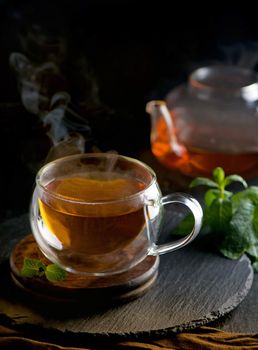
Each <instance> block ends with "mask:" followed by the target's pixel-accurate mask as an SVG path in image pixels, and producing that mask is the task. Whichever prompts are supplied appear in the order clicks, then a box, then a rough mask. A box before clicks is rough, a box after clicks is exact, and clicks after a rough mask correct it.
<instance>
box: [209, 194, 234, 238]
mask: <svg viewBox="0 0 258 350" xmlns="http://www.w3.org/2000/svg"><path fill="white" fill-rule="evenodd" d="M231 217H232V203H231V201H230V200H228V199H224V200H223V199H221V198H216V199H214V200H213V202H212V203H211V205H210V207H209V208H207V210H206V220H207V222H208V223H209V225H210V227H211V229H212V230H213V231H214V232H218V233H220V232H222V231H225V230H226V229H227V227H228V225H229V222H230V220H231Z"/></svg>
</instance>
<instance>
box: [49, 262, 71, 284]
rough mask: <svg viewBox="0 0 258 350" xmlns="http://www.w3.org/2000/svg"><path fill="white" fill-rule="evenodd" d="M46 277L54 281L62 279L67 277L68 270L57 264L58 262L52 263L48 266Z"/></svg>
mask: <svg viewBox="0 0 258 350" xmlns="http://www.w3.org/2000/svg"><path fill="white" fill-rule="evenodd" d="M45 274H46V278H47V279H48V280H49V281H51V282H53V281H61V280H63V279H65V278H66V276H67V272H66V271H65V270H63V269H61V267H59V266H57V265H56V264H50V265H48V266H47V268H46V271H45Z"/></svg>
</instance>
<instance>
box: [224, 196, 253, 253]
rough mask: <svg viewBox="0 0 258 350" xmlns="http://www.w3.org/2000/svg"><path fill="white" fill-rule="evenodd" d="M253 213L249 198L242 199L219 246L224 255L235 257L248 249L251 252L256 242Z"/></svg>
mask: <svg viewBox="0 0 258 350" xmlns="http://www.w3.org/2000/svg"><path fill="white" fill-rule="evenodd" d="M254 213H255V206H254V204H253V203H252V201H250V200H245V201H242V202H241V205H239V206H238V208H237V210H236V211H235V213H234V215H233V217H232V220H231V221H230V225H229V229H228V231H226V232H225V239H224V240H223V242H222V243H221V246H220V252H221V253H222V254H223V255H224V256H226V257H228V258H230V259H237V258H239V257H240V256H241V255H243V254H244V253H245V252H247V251H248V250H249V251H250V252H251V248H252V247H253V246H254V245H256V244H257V243H258V240H257V234H256V232H255V230H254V227H253V218H254ZM254 253H255V252H254Z"/></svg>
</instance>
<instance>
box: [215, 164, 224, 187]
mask: <svg viewBox="0 0 258 350" xmlns="http://www.w3.org/2000/svg"><path fill="white" fill-rule="evenodd" d="M212 175H213V179H214V181H215V182H216V183H217V184H219V185H221V184H222V183H223V181H224V178H225V173H224V170H223V169H222V168H220V167H217V168H215V169H214V170H213V172H212Z"/></svg>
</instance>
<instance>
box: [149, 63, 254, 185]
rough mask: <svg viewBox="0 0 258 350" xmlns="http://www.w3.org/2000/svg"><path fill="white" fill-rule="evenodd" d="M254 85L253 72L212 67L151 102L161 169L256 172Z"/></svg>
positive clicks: (206, 173) (248, 174)
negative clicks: (162, 166) (222, 169)
mask: <svg viewBox="0 0 258 350" xmlns="http://www.w3.org/2000/svg"><path fill="white" fill-rule="evenodd" d="M257 103H258V83H257V75H256V73H255V72H254V71H252V70H249V69H245V68H240V67H237V66H210V67H203V68H199V69H197V70H196V71H194V72H193V73H192V74H191V75H190V76H189V79H188V81H187V83H186V84H183V85H180V86H178V87H176V88H175V89H174V90H172V91H171V92H169V93H168V95H167V96H166V99H165V101H150V102H148V103H147V105H146V111H147V112H148V113H149V114H150V115H151V124H152V126H151V148H152V152H153V154H154V155H155V156H156V157H157V159H158V160H159V161H160V162H161V163H162V164H164V165H165V166H167V167H169V168H172V169H177V170H179V171H181V172H182V173H183V174H186V175H188V176H191V177H195V176H210V175H211V173H212V170H213V169H214V168H215V167H217V166H221V167H223V168H224V170H225V172H226V173H227V174H233V173H238V174H241V175H242V176H246V177H247V178H250V177H251V176H252V175H254V174H257V173H258V171H257V170H258V109H257V105H258V104H257Z"/></svg>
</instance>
